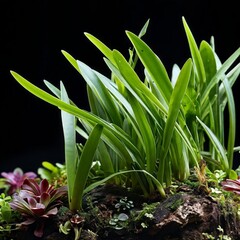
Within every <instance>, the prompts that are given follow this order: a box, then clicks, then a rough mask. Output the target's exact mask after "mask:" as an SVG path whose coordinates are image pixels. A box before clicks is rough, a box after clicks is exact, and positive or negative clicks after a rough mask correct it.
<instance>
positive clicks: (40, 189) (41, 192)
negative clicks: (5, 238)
mask: <svg viewBox="0 0 240 240" xmlns="http://www.w3.org/2000/svg"><path fill="white" fill-rule="evenodd" d="M66 194H67V186H62V187H60V188H57V189H55V188H54V187H53V186H52V185H50V184H49V183H48V181H47V180H46V179H43V180H42V181H41V182H40V183H39V184H38V183H37V182H36V180H34V179H28V178H26V179H25V180H24V182H23V185H22V187H21V189H20V191H19V192H18V193H15V194H13V199H12V201H11V202H10V203H9V204H10V206H11V208H12V209H14V210H16V211H18V212H19V213H20V214H21V215H22V216H23V218H24V219H25V220H24V221H23V222H22V223H21V225H22V226H26V225H31V224H33V223H36V228H35V230H34V235H35V236H36V237H42V235H43V229H44V224H45V221H46V219H48V218H49V217H51V216H53V215H56V214H57V213H58V208H57V207H58V206H59V205H61V203H62V202H61V199H60V198H61V197H62V196H63V195H66Z"/></svg>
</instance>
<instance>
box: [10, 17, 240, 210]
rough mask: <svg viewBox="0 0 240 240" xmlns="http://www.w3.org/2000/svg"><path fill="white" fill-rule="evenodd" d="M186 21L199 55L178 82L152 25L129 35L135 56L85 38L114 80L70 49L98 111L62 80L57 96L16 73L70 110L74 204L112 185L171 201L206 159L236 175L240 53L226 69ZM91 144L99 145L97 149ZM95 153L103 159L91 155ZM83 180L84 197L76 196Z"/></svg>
mask: <svg viewBox="0 0 240 240" xmlns="http://www.w3.org/2000/svg"><path fill="white" fill-rule="evenodd" d="M182 20H183V26H184V30H185V33H186V36H187V40H188V43H189V49H190V52H191V58H189V59H187V60H186V62H185V63H184V64H183V66H182V67H181V68H180V67H179V66H178V65H177V64H174V66H173V72H172V76H171V77H170V76H169V74H168V73H167V71H166V68H165V66H164V64H163V63H162V61H161V60H160V59H159V57H158V56H157V55H156V54H155V53H154V51H153V50H152V49H151V48H150V47H149V46H148V45H147V44H146V43H145V42H144V41H143V40H142V37H143V36H144V34H145V33H146V30H147V27H148V23H149V21H147V22H146V24H145V25H144V27H143V28H142V30H141V31H140V33H139V35H135V34H134V33H132V32H130V31H126V35H127V37H128V39H129V40H130V42H131V43H132V46H133V48H132V49H131V50H130V51H129V57H128V59H126V58H125V57H124V56H123V55H122V54H121V53H120V52H119V51H117V50H115V49H114V50H111V49H110V48H108V47H107V46H106V45H105V44H104V43H103V42H101V41H100V40H99V39H98V38H96V37H94V36H93V35H91V34H89V33H85V35H86V37H87V38H88V39H89V40H90V41H91V42H92V43H93V44H94V45H95V46H96V47H97V48H98V49H99V50H100V51H101V52H102V53H103V55H104V61H105V63H106V65H107V66H108V68H109V70H110V71H111V74H110V77H107V76H104V75H103V74H101V73H99V72H98V71H96V70H94V69H92V68H90V67H89V66H87V65H86V64H85V63H83V62H82V61H79V60H77V59H75V58H74V57H73V56H72V55H70V54H69V53H67V52H66V51H62V53H63V55H64V56H65V57H66V59H67V60H68V61H69V62H70V63H71V64H72V65H73V67H74V68H75V69H76V70H77V71H78V72H79V74H81V76H82V77H83V79H84V80H85V81H86V84H87V93H88V101H89V105H90V111H86V110H83V109H80V108H78V107H77V106H76V104H74V103H73V102H72V101H71V100H70V99H69V98H68V96H67V93H66V90H65V88H64V87H63V84H62V83H61V86H60V89H58V88H57V87H55V86H53V85H52V84H50V83H49V82H47V81H45V83H46V85H47V86H48V88H49V89H50V90H51V91H52V92H53V93H54V95H55V96H54V95H51V94H49V93H47V92H46V91H43V90H42V89H39V88H38V87H37V86H35V85H33V84H31V83H30V82H29V81H27V80H26V79H24V78H23V77H22V76H20V75H19V74H17V73H16V72H13V71H11V73H12V75H13V77H14V78H15V79H16V80H17V81H18V82H19V83H20V84H21V85H22V86H23V87H25V88H26V89H27V90H28V91H30V92H31V93H32V94H34V95H36V96H37V97H39V98H41V99H43V100H44V101H46V102H48V103H50V104H52V105H54V106H57V107H58V108H60V109H61V111H62V120H63V129H64V137H65V152H66V165H67V172H68V177H69V180H68V181H69V185H70V186H69V191H70V198H69V201H70V202H71V203H72V201H73V196H74V199H75V197H76V196H79V198H81V197H82V194H84V193H86V192H87V191H89V190H90V189H92V188H93V187H95V186H97V185H99V184H102V183H103V182H106V181H114V182H115V183H116V184H122V185H124V186H129V187H132V188H134V189H138V188H140V189H141V190H142V192H143V194H144V195H145V196H149V195H150V194H152V193H153V192H154V191H155V190H156V189H157V190H158V191H159V192H160V194H161V195H162V196H164V195H165V192H164V188H165V186H169V185H170V184H171V181H172V179H173V178H176V179H179V180H184V179H186V178H187V177H188V176H189V174H190V169H191V168H192V167H194V166H195V167H198V163H199V161H200V160H201V159H202V158H204V159H206V160H207V163H208V167H209V168H210V169H212V170H214V169H222V170H224V171H226V173H227V174H228V175H232V174H233V173H234V171H233V170H232V165H233V151H234V144H235V130H236V128H235V125H236V119H235V118H236V116H235V105H234V98H233V93H232V86H233V84H234V82H235V81H236V80H237V78H238V76H239V71H240V67H239V64H237V65H236V66H235V67H234V68H232V69H230V68H231V67H232V65H233V63H235V61H236V60H237V58H238V57H239V55H240V49H237V50H236V51H235V53H233V54H232V55H231V56H230V57H229V58H228V59H227V60H226V61H225V62H224V63H223V64H222V63H221V62H220V60H219V58H218V56H217V54H216V52H215V49H214V42H213V41H212V43H211V44H208V43H207V42H206V41H202V42H201V44H200V47H199V48H198V46H197V44H196V42H195V39H194V37H193V34H192V33H191V31H190V28H189V26H188V25H187V23H186V20H185V19H184V18H183V19H182ZM137 64H141V66H142V70H143V73H144V78H143V79H141V77H140V74H138V73H137V71H136V70H135V66H136V65H137ZM226 106H227V107H228V110H229V134H228V137H227V143H226V138H225V136H224V134H223V126H224V116H225V115H224V110H225V108H226ZM94 126H96V127H94ZM92 132H93V133H94V134H92ZM76 134H80V135H81V136H82V137H84V138H85V139H86V140H87V142H86V145H85V147H84V148H86V149H87V150H85V151H84V149H83V151H82V148H79V147H78V146H79V145H78V144H76V142H75V138H76V136H75V135H76ZM92 135H94V136H95V137H94V138H93V139H94V140H92ZM88 141H90V142H91V141H93V145H91V146H92V150H93V151H91V146H90V144H88ZM206 142H208V143H207V144H206ZM225 144H226V146H225ZM95 150H96V154H90V155H89V153H93V152H95ZM78 152H81V156H84V158H85V157H88V156H90V158H89V160H86V162H85V161H84V160H78V158H79V154H78ZM84 152H86V153H87V154H85V153H84ZM81 158H83V157H81ZM92 161H98V162H100V166H101V169H102V171H103V174H104V175H103V177H102V179H101V180H97V181H96V182H93V183H92V184H91V185H88V186H87V185H86V179H87V177H88V175H87V173H88V172H89V169H90V168H91V164H90V163H91V162H92ZM80 166H81V167H80ZM75 168H77V171H76V172H74V171H75ZM83 171H84V173H82V172H83ZM72 172H74V177H73V176H72V175H71V173H72ZM81 178H83V179H81ZM80 179H81V182H83V185H82V186H81V187H80V190H79V189H78V190H79V191H80V193H81V194H76V195H75V193H78V190H77V191H76V189H77V186H76V185H77V182H78V181H80ZM82 180H83V181H82ZM75 188H76V189H75ZM84 188H85V189H84ZM78 203H79V204H80V205H78V204H75V203H72V204H73V205H74V206H75V207H72V208H79V207H80V206H81V200H80V202H79V201H78Z"/></svg>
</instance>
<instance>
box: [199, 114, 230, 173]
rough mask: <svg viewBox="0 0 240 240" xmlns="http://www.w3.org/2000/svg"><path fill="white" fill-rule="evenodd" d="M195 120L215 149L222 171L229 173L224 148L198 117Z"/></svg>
mask: <svg viewBox="0 0 240 240" xmlns="http://www.w3.org/2000/svg"><path fill="white" fill-rule="evenodd" d="M197 120H198V122H199V123H200V124H201V126H202V127H203V129H204V130H205V132H206V134H207V135H208V137H209V139H210V141H211V142H212V144H213V146H214V148H215V149H216V152H217V153H218V156H219V161H220V162H221V166H222V168H223V170H224V171H226V172H227V173H229V171H230V169H229V164H228V159H227V156H226V151H225V148H224V146H223V145H222V144H221V142H220V141H219V139H218V138H217V137H216V136H215V134H214V133H213V132H212V130H211V129H210V128H209V127H208V126H207V125H206V124H205V123H204V122H202V121H201V120H200V119H199V118H198V117H197Z"/></svg>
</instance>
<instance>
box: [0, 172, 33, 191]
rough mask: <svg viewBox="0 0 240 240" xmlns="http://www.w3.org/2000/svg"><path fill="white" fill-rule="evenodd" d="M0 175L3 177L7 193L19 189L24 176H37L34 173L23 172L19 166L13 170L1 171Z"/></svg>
mask: <svg viewBox="0 0 240 240" xmlns="http://www.w3.org/2000/svg"><path fill="white" fill-rule="evenodd" d="M1 175H2V176H3V177H4V183H5V185H6V186H8V190H7V193H8V194H9V195H12V194H13V193H15V192H16V191H19V189H20V188H21V186H22V184H23V182H24V180H25V179H26V178H30V179H34V178H36V177H37V174H36V173H34V172H26V173H24V172H23V171H22V169H21V168H15V169H14V171H13V172H8V173H7V172H2V173H1Z"/></svg>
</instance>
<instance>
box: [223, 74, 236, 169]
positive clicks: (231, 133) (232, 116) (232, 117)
mask: <svg viewBox="0 0 240 240" xmlns="http://www.w3.org/2000/svg"><path fill="white" fill-rule="evenodd" d="M223 84H224V87H225V89H226V95H227V99H228V113H229V121H228V122H229V127H228V147H227V149H228V151H227V157H228V162H229V168H230V169H232V167H233V153H234V145H235V135H236V111H235V103H234V98H233V92H232V89H231V86H230V84H229V81H228V79H226V78H224V79H223Z"/></svg>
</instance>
